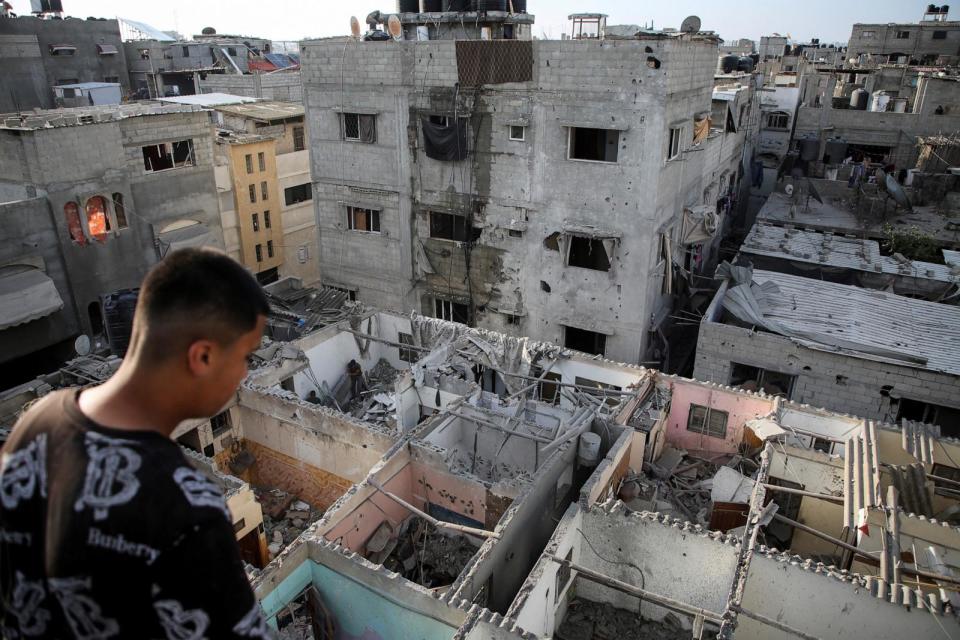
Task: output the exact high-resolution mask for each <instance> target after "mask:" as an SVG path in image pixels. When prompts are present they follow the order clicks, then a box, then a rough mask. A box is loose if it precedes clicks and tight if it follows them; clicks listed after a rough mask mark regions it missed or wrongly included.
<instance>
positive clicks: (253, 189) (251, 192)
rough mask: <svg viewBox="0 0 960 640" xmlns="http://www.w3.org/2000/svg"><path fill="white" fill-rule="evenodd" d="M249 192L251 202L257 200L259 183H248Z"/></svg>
mask: <svg viewBox="0 0 960 640" xmlns="http://www.w3.org/2000/svg"><path fill="white" fill-rule="evenodd" d="M247 194H248V195H249V196H250V202H251V204H252V203H254V202H256V201H257V185H255V184H249V185H247Z"/></svg>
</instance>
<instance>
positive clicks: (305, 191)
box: [283, 182, 313, 207]
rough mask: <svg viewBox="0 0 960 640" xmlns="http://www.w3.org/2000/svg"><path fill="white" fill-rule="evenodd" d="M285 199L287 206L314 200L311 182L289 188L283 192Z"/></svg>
mask: <svg viewBox="0 0 960 640" xmlns="http://www.w3.org/2000/svg"><path fill="white" fill-rule="evenodd" d="M283 199H284V201H285V202H286V203H287V206H288V207H289V206H291V205H294V204H298V203H300V202H306V201H307V200H313V185H311V184H310V183H309V182H305V183H303V184H298V185H295V186H292V187H287V188H286V189H284V190H283Z"/></svg>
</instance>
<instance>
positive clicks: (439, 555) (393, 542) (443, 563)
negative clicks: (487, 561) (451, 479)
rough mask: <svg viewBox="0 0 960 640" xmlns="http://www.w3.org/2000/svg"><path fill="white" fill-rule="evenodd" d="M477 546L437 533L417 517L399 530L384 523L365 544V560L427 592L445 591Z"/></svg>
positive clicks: (446, 534) (406, 522)
mask: <svg viewBox="0 0 960 640" xmlns="http://www.w3.org/2000/svg"><path fill="white" fill-rule="evenodd" d="M478 548H479V547H478V545H477V544H475V543H474V542H472V541H471V540H470V539H469V538H467V537H466V536H462V535H451V534H450V533H448V532H445V531H440V530H438V529H437V528H436V527H434V526H433V525H432V524H430V523H429V522H426V521H425V520H423V519H422V518H420V517H419V516H410V517H409V518H407V519H406V520H404V521H403V522H402V523H401V524H400V526H399V528H397V529H396V530H394V528H393V526H392V525H391V524H390V523H388V522H384V523H383V524H382V525H380V527H379V528H378V529H377V531H376V532H374V534H373V535H372V536H371V537H370V539H369V540H368V541H367V544H366V551H367V553H366V557H367V559H368V560H370V561H371V562H375V563H377V564H383V566H385V567H386V568H387V569H390V570H391V571H394V572H396V573H399V574H401V575H402V576H403V577H404V578H406V579H408V580H410V581H412V582H416V583H417V584H420V585H422V586H424V587H427V588H430V589H437V588H442V587H447V586H449V585H451V584H453V582H454V581H455V580H456V579H457V576H459V575H460V572H461V571H463V568H464V567H465V566H466V565H467V563H468V562H470V559H471V558H473V556H474V554H475V553H476V552H477V549H478Z"/></svg>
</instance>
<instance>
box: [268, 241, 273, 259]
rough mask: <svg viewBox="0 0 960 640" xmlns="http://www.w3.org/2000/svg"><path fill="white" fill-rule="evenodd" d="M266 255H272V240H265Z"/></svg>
mask: <svg viewBox="0 0 960 640" xmlns="http://www.w3.org/2000/svg"><path fill="white" fill-rule="evenodd" d="M267 257H268V258H272V257H273V240H267Z"/></svg>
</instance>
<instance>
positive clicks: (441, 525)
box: [367, 478, 500, 539]
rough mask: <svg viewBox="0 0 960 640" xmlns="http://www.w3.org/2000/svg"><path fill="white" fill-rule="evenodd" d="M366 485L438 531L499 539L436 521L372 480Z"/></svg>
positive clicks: (463, 527)
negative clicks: (446, 530) (443, 530)
mask: <svg viewBox="0 0 960 640" xmlns="http://www.w3.org/2000/svg"><path fill="white" fill-rule="evenodd" d="M367 483H368V484H369V485H370V486H371V487H373V488H374V489H376V490H377V491H379V492H380V493H382V494H383V495H385V496H387V497H388V498H390V499H391V500H393V501H394V502H396V503H397V504H399V505H400V506H401V507H403V508H404V509H406V510H407V511H409V512H411V513H413V514H415V515H418V516H420V517H421V518H423V519H424V520H426V521H427V522H429V523H430V524H432V525H433V526H435V527H437V528H438V529H450V530H451V531H459V532H460V533H465V534H467V535H471V536H479V537H481V538H498V539H499V538H500V535H499V534H497V533H494V532H493V531H487V530H486V529H474V528H473V527H467V526H464V525H461V524H453V523H452V522H444V521H442V520H437V519H436V518H434V517H433V516H431V515H430V514H428V513H426V512H425V511H421V510H420V509H417V508H416V507H415V506H413V505H412V504H410V503H409V502H407V501H406V500H404V499H403V498H401V497H399V496H395V495H393V494H392V493H390V492H389V491H387V490H386V489H384V488H383V487H382V486H380V483H379V482H377V481H376V480H374V479H373V478H367Z"/></svg>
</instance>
